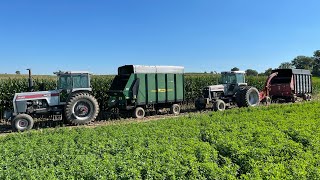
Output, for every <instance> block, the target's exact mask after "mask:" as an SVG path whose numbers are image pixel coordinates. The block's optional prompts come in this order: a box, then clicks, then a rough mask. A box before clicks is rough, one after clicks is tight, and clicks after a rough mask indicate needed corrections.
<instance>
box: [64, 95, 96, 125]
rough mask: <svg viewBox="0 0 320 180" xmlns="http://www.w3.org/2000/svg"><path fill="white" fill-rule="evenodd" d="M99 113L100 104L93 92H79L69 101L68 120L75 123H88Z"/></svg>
mask: <svg viewBox="0 0 320 180" xmlns="http://www.w3.org/2000/svg"><path fill="white" fill-rule="evenodd" d="M98 113H99V105H98V102H97V100H96V98H94V97H93V96H92V95H91V94H89V93H77V94H75V95H73V96H72V97H71V98H70V99H69V100H68V102H67V105H66V109H65V116H66V120H67V121H68V122H69V123H71V124H74V125H82V124H88V123H89V122H91V121H94V120H95V119H96V117H97V116H98Z"/></svg>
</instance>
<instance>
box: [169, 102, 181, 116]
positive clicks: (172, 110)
mask: <svg viewBox="0 0 320 180" xmlns="http://www.w3.org/2000/svg"><path fill="white" fill-rule="evenodd" d="M180 110H181V108H180V105H179V104H173V105H172V106H171V107H170V114H174V115H178V114H180Z"/></svg>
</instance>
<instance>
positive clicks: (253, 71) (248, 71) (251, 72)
mask: <svg viewBox="0 0 320 180" xmlns="http://www.w3.org/2000/svg"><path fill="white" fill-rule="evenodd" d="M246 74H247V76H257V75H258V74H259V73H258V71H256V70H253V69H247V70H246Z"/></svg>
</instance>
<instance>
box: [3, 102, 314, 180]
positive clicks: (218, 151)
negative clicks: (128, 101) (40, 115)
mask: <svg viewBox="0 0 320 180" xmlns="http://www.w3.org/2000/svg"><path fill="white" fill-rule="evenodd" d="M319 108H320V102H309V103H300V104H290V105H273V106H269V107H259V108H243V109H232V110H229V111H225V112H217V113H209V114H192V115H189V116H186V117H180V118H169V119H166V120H161V121H152V122H145V123H131V124H122V125H121V124H120V125H111V126H105V127H97V128H73V129H68V128H62V129H54V130H48V129H47V130H42V131H31V132H27V133H21V134H11V135H8V136H6V137H0V143H1V146H0V179H81V178H82V179H180V178H181V179H238V178H240V179H319V178H320V155H319V154H320V144H319V141H320V121H319V116H320V112H319Z"/></svg>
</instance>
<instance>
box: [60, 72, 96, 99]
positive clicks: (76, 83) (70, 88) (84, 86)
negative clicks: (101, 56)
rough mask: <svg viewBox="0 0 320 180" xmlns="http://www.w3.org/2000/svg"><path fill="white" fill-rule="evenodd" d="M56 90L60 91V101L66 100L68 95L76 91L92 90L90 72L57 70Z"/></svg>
mask: <svg viewBox="0 0 320 180" xmlns="http://www.w3.org/2000/svg"><path fill="white" fill-rule="evenodd" d="M54 74H56V75H57V77H58V80H57V90H59V91H60V102H66V100H67V99H68V96H69V95H70V94H71V93H73V92H76V91H92V88H91V86H90V73H89V72H88V71H66V72H63V71H59V72H55V73H54Z"/></svg>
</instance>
